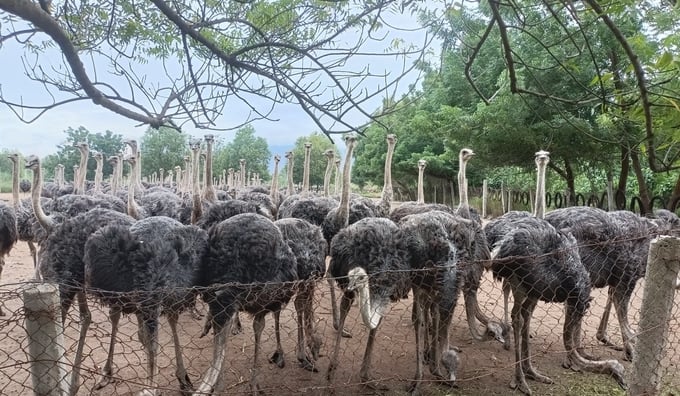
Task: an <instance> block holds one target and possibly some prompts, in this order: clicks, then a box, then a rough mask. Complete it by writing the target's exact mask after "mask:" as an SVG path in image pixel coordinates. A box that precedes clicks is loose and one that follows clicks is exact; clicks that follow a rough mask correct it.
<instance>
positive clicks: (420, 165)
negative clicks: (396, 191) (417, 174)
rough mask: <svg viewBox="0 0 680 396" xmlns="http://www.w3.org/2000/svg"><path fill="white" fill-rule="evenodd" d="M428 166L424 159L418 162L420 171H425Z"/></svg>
mask: <svg viewBox="0 0 680 396" xmlns="http://www.w3.org/2000/svg"><path fill="white" fill-rule="evenodd" d="M426 166H427V161H425V160H424V159H421V160H418V169H425V167H426Z"/></svg>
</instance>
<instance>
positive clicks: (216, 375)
mask: <svg viewBox="0 0 680 396" xmlns="http://www.w3.org/2000/svg"><path fill="white" fill-rule="evenodd" d="M236 314H237V313H236V312H234V313H233V314H232V315H231V319H230V320H229V321H228V322H227V323H226V324H225V325H222V326H219V325H216V326H215V338H214V339H213V361H212V363H210V368H209V369H208V371H207V372H206V373H205V375H204V376H203V378H202V379H201V383H200V384H199V386H198V388H197V389H196V391H195V392H194V396H200V395H209V394H212V392H213V390H214V389H215V387H216V386H217V384H218V382H219V380H220V374H221V373H222V366H223V365H224V359H225V357H226V350H227V332H229V331H231V329H230V327H231V326H230V325H231V321H233V320H235V319H234V316H236ZM211 316H212V315H211Z"/></svg>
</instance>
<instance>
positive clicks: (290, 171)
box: [285, 151, 295, 197]
mask: <svg viewBox="0 0 680 396" xmlns="http://www.w3.org/2000/svg"><path fill="white" fill-rule="evenodd" d="M285 157H286V161H287V164H286V181H287V188H288V190H287V191H286V195H287V196H289V197H290V196H291V195H293V194H294V193H295V187H294V186H293V164H294V159H293V157H294V155H293V152H292V151H286V155H285Z"/></svg>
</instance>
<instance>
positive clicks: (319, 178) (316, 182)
mask: <svg viewBox="0 0 680 396" xmlns="http://www.w3.org/2000/svg"><path fill="white" fill-rule="evenodd" d="M308 142H309V143H311V144H312V148H311V150H310V162H309V185H310V187H312V186H319V188H320V189H321V188H323V181H324V180H323V179H324V175H325V173H326V165H327V164H328V160H327V158H326V156H325V155H324V152H326V150H329V149H331V150H333V151H335V158H339V156H340V153H339V151H338V150H337V148H336V147H335V146H333V143H331V141H330V140H329V139H328V137H326V136H325V135H324V134H322V133H319V132H314V133H312V134H311V135H309V136H301V137H299V138H297V139H296V140H295V146H294V148H293V150H292V152H293V161H294V163H293V181H294V182H295V183H302V175H303V172H304V161H305V143H308ZM287 171H288V168H287V166H284V167H283V171H282V173H283V174H286V172H287ZM333 175H335V171H334V172H333ZM334 181H335V178H334V177H331V184H332V183H333V182H334ZM284 185H285V184H284Z"/></svg>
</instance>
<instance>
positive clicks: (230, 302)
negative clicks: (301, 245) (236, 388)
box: [196, 213, 298, 395]
mask: <svg viewBox="0 0 680 396" xmlns="http://www.w3.org/2000/svg"><path fill="white" fill-rule="evenodd" d="M297 278H298V275H297V263H296V260H295V256H294V255H293V252H292V251H291V249H290V247H288V245H287V244H286V241H285V240H284V239H283V235H282V234H281V231H280V230H279V229H278V228H277V227H276V225H275V224H274V223H273V222H272V221H271V220H269V219H266V218H265V217H263V216H260V215H258V214H253V213H245V214H240V215H236V216H234V217H231V218H229V219H227V220H224V221H222V222H220V223H218V224H216V225H214V226H213V227H211V228H210V230H209V241H208V251H207V254H206V257H205V259H204V260H203V261H202V265H201V269H200V271H199V278H198V282H197V285H198V286H202V287H206V290H205V291H204V292H203V300H204V301H206V302H207V304H208V306H209V318H210V321H211V323H210V325H211V327H212V328H213V329H214V332H215V337H214V344H213V346H214V348H213V360H212V363H211V365H210V368H209V369H208V371H207V372H206V373H205V374H204V376H203V378H202V380H201V384H200V385H199V387H198V388H197V391H196V394H197V395H198V394H204V393H209V392H212V390H213V389H214V388H215V386H216V385H217V384H218V382H219V377H220V373H221V372H222V366H223V364H224V360H225V353H226V351H225V348H226V341H227V332H228V330H229V328H230V327H231V325H232V323H233V322H234V321H235V318H236V317H237V313H238V312H239V311H245V312H248V313H249V314H251V315H253V329H254V333H255V355H254V359H253V370H252V378H251V388H252V390H253V392H259V391H260V388H259V364H260V363H259V355H260V339H261V336H262V330H263V329H264V324H265V323H264V322H265V315H266V314H267V312H278V311H280V310H281V309H282V307H283V306H284V305H285V304H286V303H287V302H288V301H289V300H290V298H291V297H292V296H293V294H294V293H295V289H294V286H293V284H292V283H289V282H293V281H295V280H296V279H297Z"/></svg>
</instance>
